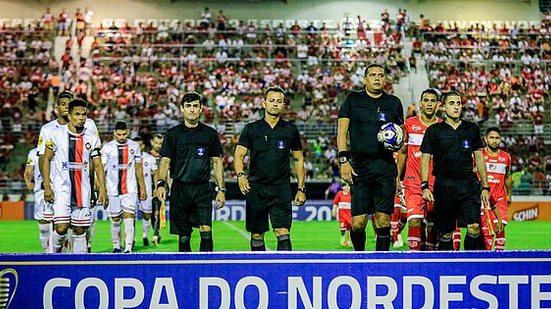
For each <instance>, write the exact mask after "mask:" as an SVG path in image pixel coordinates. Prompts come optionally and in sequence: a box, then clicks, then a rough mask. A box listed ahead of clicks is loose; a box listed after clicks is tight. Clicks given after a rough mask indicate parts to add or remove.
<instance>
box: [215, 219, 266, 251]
mask: <svg viewBox="0 0 551 309" xmlns="http://www.w3.org/2000/svg"><path fill="white" fill-rule="evenodd" d="M222 223H224V225H226V226H227V227H229V228H230V229H232V230H234V231H236V232H238V233H239V234H241V236H243V238H245V239H246V240H250V239H251V236H250V235H249V233H247V232H245V231H243V230H242V229H240V228H238V227H235V226H234V225H233V224H231V223H230V222H229V221H222ZM266 251H272V249H270V248H268V247H266Z"/></svg>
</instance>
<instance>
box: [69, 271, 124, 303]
mask: <svg viewBox="0 0 551 309" xmlns="http://www.w3.org/2000/svg"><path fill="white" fill-rule="evenodd" d="M91 287H94V288H96V289H97V290H98V292H99V295H100V297H99V306H98V308H99V309H107V308H109V297H102V295H109V290H108V289H107V285H106V284H105V282H103V280H101V279H100V278H85V279H82V280H81V281H80V282H79V283H78V285H77V288H76V290H75V308H86V305H85V304H84V292H86V289H87V288H91ZM115 308H117V307H116V306H115Z"/></svg>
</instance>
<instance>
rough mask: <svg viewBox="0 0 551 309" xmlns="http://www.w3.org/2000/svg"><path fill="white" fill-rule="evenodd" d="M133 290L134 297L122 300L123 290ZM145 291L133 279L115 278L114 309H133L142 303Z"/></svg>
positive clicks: (137, 281) (139, 283) (140, 283)
mask: <svg viewBox="0 0 551 309" xmlns="http://www.w3.org/2000/svg"><path fill="white" fill-rule="evenodd" d="M125 288H131V289H133V290H134V297H132V298H124V289H125ZM144 297H145V289H144V287H143V283H142V282H141V281H140V280H138V279H134V278H116V279H115V309H118V308H121V309H122V308H134V307H138V306H139V305H140V304H141V303H143V299H144Z"/></svg>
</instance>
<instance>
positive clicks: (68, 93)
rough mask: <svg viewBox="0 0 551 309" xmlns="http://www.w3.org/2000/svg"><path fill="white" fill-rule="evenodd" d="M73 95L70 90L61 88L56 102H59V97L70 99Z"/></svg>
mask: <svg viewBox="0 0 551 309" xmlns="http://www.w3.org/2000/svg"><path fill="white" fill-rule="evenodd" d="M74 97H75V96H74V95H73V93H72V92H71V91H69V90H63V91H61V92H60V93H58V95H57V99H56V102H59V100H61V99H71V100H72V99H73V98H74Z"/></svg>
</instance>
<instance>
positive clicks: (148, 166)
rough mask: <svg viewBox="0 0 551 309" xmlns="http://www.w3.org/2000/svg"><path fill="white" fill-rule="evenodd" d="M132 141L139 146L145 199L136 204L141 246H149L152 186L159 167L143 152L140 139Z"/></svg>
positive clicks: (155, 180) (154, 160)
mask: <svg viewBox="0 0 551 309" xmlns="http://www.w3.org/2000/svg"><path fill="white" fill-rule="evenodd" d="M133 140H134V141H135V142H137V143H138V144H139V145H140V149H141V150H142V168H143V176H144V182H145V191H146V193H147V198H146V199H145V200H144V201H140V202H139V203H138V204H139V209H140V210H141V211H142V214H143V219H142V229H143V234H142V238H143V245H144V246H149V238H148V236H149V230H150V229H151V218H152V217H151V214H152V212H153V185H154V184H155V183H157V175H158V172H157V171H158V170H159V166H158V165H157V159H156V158H155V157H154V156H152V155H151V154H149V153H148V152H145V151H144V150H145V145H144V143H143V141H142V138H141V137H139V136H138V137H135V138H134V139H133Z"/></svg>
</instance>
